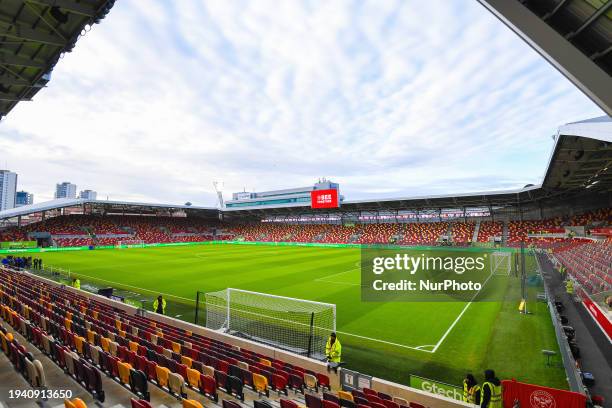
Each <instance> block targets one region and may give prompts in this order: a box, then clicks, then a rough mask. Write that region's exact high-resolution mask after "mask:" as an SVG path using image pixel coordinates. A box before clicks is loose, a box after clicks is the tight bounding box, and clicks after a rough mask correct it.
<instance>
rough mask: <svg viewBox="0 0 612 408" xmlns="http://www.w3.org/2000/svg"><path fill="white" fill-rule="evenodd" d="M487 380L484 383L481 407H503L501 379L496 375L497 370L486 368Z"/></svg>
mask: <svg viewBox="0 0 612 408" xmlns="http://www.w3.org/2000/svg"><path fill="white" fill-rule="evenodd" d="M484 374H485V380H484V383H482V394H481V402H480V407H481V408H503V403H502V386H501V381H499V379H498V378H497V377H496V376H495V371H493V370H485V372H484Z"/></svg>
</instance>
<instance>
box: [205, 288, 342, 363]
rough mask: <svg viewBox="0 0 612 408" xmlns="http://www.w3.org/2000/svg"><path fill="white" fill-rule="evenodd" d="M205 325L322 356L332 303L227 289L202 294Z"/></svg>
mask: <svg viewBox="0 0 612 408" xmlns="http://www.w3.org/2000/svg"><path fill="white" fill-rule="evenodd" d="M205 301H206V327H208V328H209V329H212V330H223V331H225V332H226V333H229V334H232V335H235V336H239V337H244V338H247V339H250V340H253V341H257V342H260V343H265V344H268V345H271V346H273V347H277V348H281V349H284V350H287V351H291V352H293V353H297V354H301V355H305V356H308V357H313V358H319V359H322V358H323V357H325V343H326V342H327V338H328V337H329V334H330V333H331V332H333V331H335V330H336V305H333V304H329V303H321V302H313V301H309V300H303V299H295V298H289V297H284V296H276V295H270V294H266V293H259V292H251V291H247V290H241V289H233V288H228V289H226V290H222V291H218V292H210V293H206V294H205Z"/></svg>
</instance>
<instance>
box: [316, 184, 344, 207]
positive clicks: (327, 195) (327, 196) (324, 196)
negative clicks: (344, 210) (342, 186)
mask: <svg viewBox="0 0 612 408" xmlns="http://www.w3.org/2000/svg"><path fill="white" fill-rule="evenodd" d="M310 206H311V207H312V208H338V207H339V204H338V190H335V189H329V190H313V191H311V192H310Z"/></svg>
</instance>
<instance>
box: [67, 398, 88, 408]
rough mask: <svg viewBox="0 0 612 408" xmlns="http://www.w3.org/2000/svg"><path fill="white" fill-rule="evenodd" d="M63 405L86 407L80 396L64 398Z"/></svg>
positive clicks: (70, 407)
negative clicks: (71, 398) (69, 398)
mask: <svg viewBox="0 0 612 408" xmlns="http://www.w3.org/2000/svg"><path fill="white" fill-rule="evenodd" d="M64 407H65V408H87V404H85V402H84V401H83V400H82V399H80V398H75V399H73V400H72V401H70V400H67V399H65V400H64Z"/></svg>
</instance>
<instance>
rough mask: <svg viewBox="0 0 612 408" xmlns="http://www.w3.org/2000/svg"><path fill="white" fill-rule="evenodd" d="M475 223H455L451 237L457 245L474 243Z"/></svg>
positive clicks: (452, 225) (452, 226)
mask: <svg viewBox="0 0 612 408" xmlns="http://www.w3.org/2000/svg"><path fill="white" fill-rule="evenodd" d="M475 228H476V223H475V222H453V223H452V224H451V236H452V240H453V242H455V243H468V242H472V237H473V236H474V229H475Z"/></svg>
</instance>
